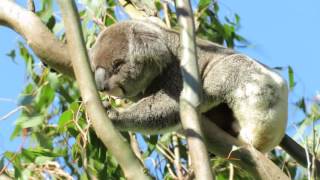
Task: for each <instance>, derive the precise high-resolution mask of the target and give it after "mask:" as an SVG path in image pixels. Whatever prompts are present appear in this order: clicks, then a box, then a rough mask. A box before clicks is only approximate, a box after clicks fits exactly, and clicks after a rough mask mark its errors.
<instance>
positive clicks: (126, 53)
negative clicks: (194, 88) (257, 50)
mask: <svg viewBox="0 0 320 180" xmlns="http://www.w3.org/2000/svg"><path fill="white" fill-rule="evenodd" d="M179 42H180V36H179V33H177V32H176V31H173V30H169V29H166V28H165V27H162V26H160V25H158V24H155V23H153V22H148V21H142V20H129V21H124V22H120V23H117V24H114V25H112V26H109V27H108V28H106V29H105V30H104V31H102V32H101V33H100V34H99V36H98V38H97V40H96V43H95V45H94V46H93V48H92V50H91V64H92V69H93V71H94V75H95V81H96V85H97V88H98V90H100V91H105V92H107V93H108V94H110V95H112V96H116V97H120V98H127V99H130V100H132V101H133V102H134V103H133V105H131V106H130V107H128V108H125V109H123V110H115V109H112V108H108V109H107V111H108V116H109V118H110V119H111V120H112V122H113V123H114V125H115V126H116V127H117V128H118V129H120V130H123V131H138V132H142V133H147V134H155V133H163V132H167V131H174V130H178V129H180V128H181V124H180V117H179V96H180V93H181V90H182V77H181V71H180V67H179V66H180V61H181V46H180V44H179ZM196 44H197V47H196V48H197V52H198V67H199V73H200V78H201V81H202V97H203V101H202V103H201V104H200V105H199V107H198V108H199V111H200V113H201V114H202V116H203V117H204V118H207V119H209V120H210V121H212V122H214V123H216V124H217V125H218V126H219V127H220V128H222V129H223V130H225V131H226V132H228V133H229V134H231V135H232V136H234V137H236V138H238V139H239V140H241V141H243V142H245V143H248V144H251V145H253V146H254V147H255V148H256V149H258V150H259V151H261V152H268V151H270V150H272V149H273V148H274V147H275V146H277V145H278V144H279V143H280V142H281V140H282V138H283V137H284V135H285V129H286V125H287V111H288V110H287V109H288V107H287V104H288V102H287V101H288V88H287V84H286V81H285V80H284V79H283V78H282V77H281V76H280V75H279V74H277V73H276V72H274V71H273V70H271V69H270V68H268V67H267V66H265V65H263V64H261V63H259V62H258V61H255V60H254V59H252V58H250V57H248V56H246V55H243V54H240V53H237V52H235V51H233V50H231V49H228V48H225V47H223V46H220V45H218V44H215V43H212V42H209V41H205V40H201V39H196Z"/></svg>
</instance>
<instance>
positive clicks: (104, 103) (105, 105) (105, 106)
mask: <svg viewBox="0 0 320 180" xmlns="http://www.w3.org/2000/svg"><path fill="white" fill-rule="evenodd" d="M102 106H103V107H104V108H105V109H111V103H110V102H109V101H108V100H103V101H102Z"/></svg>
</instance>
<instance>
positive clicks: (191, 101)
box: [176, 0, 214, 180]
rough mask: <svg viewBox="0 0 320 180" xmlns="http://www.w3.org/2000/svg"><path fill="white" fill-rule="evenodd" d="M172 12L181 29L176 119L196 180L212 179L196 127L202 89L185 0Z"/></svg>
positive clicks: (186, 1) (189, 13)
mask: <svg viewBox="0 0 320 180" xmlns="http://www.w3.org/2000/svg"><path fill="white" fill-rule="evenodd" d="M176 11H177V13H178V19H179V24H180V26H181V32H180V41H181V42H180V44H181V45H182V53H181V54H182V57H181V63H180V66H181V72H182V78H183V89H182V92H181V95H180V117H181V123H182V126H183V129H184V131H185V134H186V136H187V141H188V146H189V152H190V155H191V160H192V166H193V168H194V171H195V175H196V178H197V179H208V180H211V179H214V177H213V176H212V172H211V168H210V164H209V157H208V152H207V148H206V145H205V142H204V138H203V133H202V131H201V127H200V120H201V116H200V114H199V112H197V107H198V106H199V105H200V104H201V94H202V90H201V89H202V87H201V83H200V77H199V70H198V69H199V68H198V63H197V52H196V44H195V34H194V22H193V14H192V10H191V5H190V2H189V0H177V1H176Z"/></svg>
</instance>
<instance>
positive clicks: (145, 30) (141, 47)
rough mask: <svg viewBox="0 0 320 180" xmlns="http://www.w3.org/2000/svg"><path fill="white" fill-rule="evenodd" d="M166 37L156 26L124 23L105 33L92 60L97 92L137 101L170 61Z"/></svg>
mask: <svg viewBox="0 0 320 180" xmlns="http://www.w3.org/2000/svg"><path fill="white" fill-rule="evenodd" d="M164 34H165V33H162V30H161V29H160V28H159V27H158V26H157V25H155V24H148V23H147V22H142V21H125V22H121V23H117V24H115V25H112V26H109V27H108V28H107V29H106V30H104V31H102V32H101V33H100V34H99V36H98V38H97V41H96V43H95V45H94V46H93V48H92V50H91V52H90V56H91V64H92V68H93V71H94V74H95V80H96V85H97V88H98V90H100V91H106V92H107V93H108V94H110V95H113V96H117V97H134V96H136V95H137V94H139V93H140V92H142V91H143V90H145V89H146V88H147V87H148V86H149V84H150V82H151V81H152V80H153V79H154V78H155V77H156V76H158V75H159V74H160V73H161V71H162V69H163V68H165V67H166V65H167V64H168V63H169V62H170V60H171V58H172V57H171V56H172V54H171V52H170V51H169V49H168V48H167V46H166V44H165V42H164V38H163V36H164Z"/></svg>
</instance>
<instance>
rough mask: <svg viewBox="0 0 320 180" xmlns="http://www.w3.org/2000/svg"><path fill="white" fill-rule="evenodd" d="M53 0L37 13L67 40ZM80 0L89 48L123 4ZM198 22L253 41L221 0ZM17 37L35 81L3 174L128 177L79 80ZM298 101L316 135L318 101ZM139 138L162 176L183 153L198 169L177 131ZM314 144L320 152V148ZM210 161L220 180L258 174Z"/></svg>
mask: <svg viewBox="0 0 320 180" xmlns="http://www.w3.org/2000/svg"><path fill="white" fill-rule="evenodd" d="M53 3H54V1H52V0H42V1H41V6H40V9H39V10H38V11H37V15H38V16H39V17H40V18H41V20H42V21H43V22H44V23H45V24H46V26H47V27H48V28H49V29H50V31H52V32H53V33H54V34H55V35H56V36H57V37H59V38H60V39H61V40H62V41H65V39H64V32H63V24H62V22H61V21H60V19H59V18H57V16H56V11H57V9H55V7H56V5H55V4H53ZM161 3H162V1H157V3H156V7H157V8H158V10H159V11H163V9H162V8H163V6H162V5H161ZM77 5H78V7H79V9H80V17H81V20H82V28H83V29H84V31H83V33H84V38H85V41H86V45H87V47H88V48H89V47H91V46H92V44H93V43H94V41H95V37H96V35H97V33H98V32H99V31H101V30H102V29H103V28H105V26H109V25H111V24H113V23H115V22H116V21H117V19H116V12H115V11H114V10H115V7H116V6H118V3H117V2H116V1H113V0H107V1H103V0H98V1H89V0H81V1H79V2H78V4H77ZM174 11H175V10H174V8H173V7H172V5H171V4H170V5H169V11H168V16H169V18H170V24H171V26H172V27H173V28H176V25H177V18H176V15H175V12H174ZM118 13H119V12H118ZM195 21H196V27H197V35H198V36H200V37H202V38H205V39H208V40H210V41H214V42H217V43H220V44H225V45H226V46H228V47H231V48H233V47H235V46H236V44H237V43H238V44H244V45H246V44H247V41H246V40H245V39H244V38H243V37H242V36H241V35H239V34H237V30H238V29H239V28H240V17H239V15H237V14H234V15H233V17H224V18H223V19H221V18H220V17H219V5H218V4H217V3H216V2H215V1H214V2H213V1H210V0H200V1H199V4H198V6H197V7H196V9H195ZM18 44H19V47H18V49H17V50H12V51H10V52H9V53H8V54H7V56H9V57H11V59H12V60H14V59H15V57H16V52H17V53H18V54H19V56H21V57H22V59H23V60H24V62H25V64H26V69H27V77H28V84H26V85H25V87H24V90H23V91H22V93H21V94H20V97H19V99H18V105H19V106H20V107H21V109H22V110H21V113H20V115H19V117H18V118H17V120H16V122H15V129H14V131H13V133H12V135H11V139H15V138H21V139H22V144H21V148H20V149H19V151H17V152H10V151H7V152H5V153H4V154H3V155H2V156H0V171H1V169H3V168H6V167H12V168H13V169H14V170H13V171H8V170H7V171H4V173H5V174H7V175H9V176H11V177H14V179H28V178H29V177H33V178H35V179H42V178H43V174H46V175H47V176H50V178H52V179H68V178H69V177H70V176H72V177H73V178H75V179H83V180H85V179H124V175H123V173H122V171H121V169H120V166H119V165H118V163H117V162H116V160H115V159H114V158H113V157H112V156H111V154H109V153H108V150H107V149H106V148H105V147H104V145H103V144H102V142H101V141H100V140H99V138H98V137H97V136H96V135H95V133H94V131H93V129H92V128H91V126H90V125H91V122H90V120H88V118H87V117H86V113H85V111H84V107H83V105H82V103H81V97H80V95H79V91H78V87H77V85H76V83H75V81H74V80H73V79H70V78H68V77H65V76H64V75H61V74H57V73H55V72H52V71H51V70H50V67H45V66H42V65H39V60H38V59H36V58H35V57H34V56H33V54H32V53H31V52H30V51H29V49H28V48H27V46H26V44H25V43H23V42H18ZM278 69H279V68H278ZM288 77H289V87H290V89H291V90H293V89H294V87H295V85H296V82H295V80H294V71H293V69H292V68H291V67H289V68H288ZM102 99H103V100H108V101H109V102H110V104H111V105H112V106H116V107H118V106H123V105H125V104H127V103H128V102H126V101H119V100H115V99H112V98H109V97H104V98H102ZM295 104H296V106H297V107H298V108H299V109H301V110H302V111H303V112H304V113H305V115H306V118H305V119H303V120H302V121H301V123H300V124H298V126H299V131H300V132H307V133H308V132H309V134H310V127H312V129H314V130H315V131H318V132H319V125H317V124H316V122H317V121H318V120H319V118H320V110H319V104H317V103H314V104H313V105H312V106H311V108H310V110H309V109H308V107H307V104H306V102H305V98H301V99H300V100H299V101H297V102H296V103H295ZM315 131H312V133H315ZM106 133H107V132H106ZM123 135H124V137H126V138H127V139H128V140H132V139H130V135H129V134H128V133H123ZM175 138H176V139H175ZM138 139H139V140H138V142H139V145H140V146H141V147H142V149H143V151H142V152H141V157H142V160H144V162H145V163H146V164H150V163H148V162H152V163H151V165H147V166H146V167H147V168H148V170H149V172H150V173H151V174H152V175H153V176H155V177H156V178H157V179H173V174H175V175H176V172H177V169H176V168H175V166H176V164H175V162H174V158H178V159H179V160H180V165H181V166H182V169H181V170H180V171H181V172H182V174H183V175H185V176H188V175H192V171H191V168H190V166H189V163H190V162H189V158H188V147H187V146H186V141H185V139H184V137H181V136H179V135H172V134H164V135H152V136H140V135H139V138H138ZM309 141H311V140H309ZM309 141H308V142H309ZM25 142H29V143H28V144H26V143H25ZM174 144H177V145H176V146H175V145H174ZM311 150H312V152H316V151H318V150H317V149H316V148H311ZM177 152H178V154H179V155H178V154H177ZM271 157H272V159H273V160H274V162H275V163H277V164H278V165H279V167H281V168H282V167H284V168H285V169H284V170H285V172H287V173H289V174H290V175H291V176H292V177H294V176H295V175H296V173H297V169H298V168H297V165H296V164H294V163H293V161H292V159H290V158H289V157H288V156H286V155H284V154H283V153H281V152H278V151H274V152H272V153H271ZM211 164H212V167H213V169H214V171H215V172H216V179H218V180H224V179H228V178H229V176H230V174H231V172H234V179H251V178H250V176H249V175H248V174H247V173H246V172H245V170H243V169H241V168H239V167H236V166H230V163H229V162H228V160H227V159H225V158H218V157H215V156H214V155H213V156H212V158H211ZM48 168H51V171H48ZM172 173H173V174H172ZM300 174H301V178H304V177H306V172H305V171H303V173H300ZM299 178H300V177H299Z"/></svg>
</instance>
